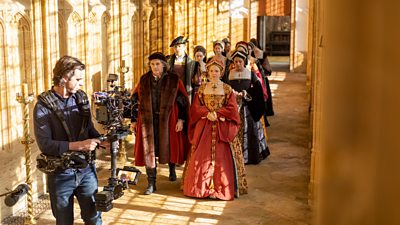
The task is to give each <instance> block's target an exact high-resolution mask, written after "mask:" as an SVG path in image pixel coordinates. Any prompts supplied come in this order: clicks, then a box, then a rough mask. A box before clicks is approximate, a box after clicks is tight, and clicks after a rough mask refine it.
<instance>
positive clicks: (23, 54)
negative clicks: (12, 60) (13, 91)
mask: <svg viewBox="0 0 400 225" xmlns="http://www.w3.org/2000/svg"><path fill="white" fill-rule="evenodd" d="M30 25H31V24H30V23H29V20H27V19H26V18H25V17H20V19H19V20H18V55H19V70H20V81H21V82H22V83H28V84H34V83H35V80H36V79H35V78H34V77H33V73H32V59H33V55H32V54H33V45H32V43H33V39H32V29H31V26H30ZM33 90H35V88H33V85H29V91H30V92H32V91H33Z"/></svg>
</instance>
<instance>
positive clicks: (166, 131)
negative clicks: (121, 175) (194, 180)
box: [132, 52, 189, 195]
mask: <svg viewBox="0 0 400 225" xmlns="http://www.w3.org/2000/svg"><path fill="white" fill-rule="evenodd" d="M149 65H150V69H151V70H150V71H149V72H147V73H146V74H144V75H143V76H142V77H141V78H140V82H139V84H138V86H137V87H136V89H135V91H134V92H133V95H132V100H133V102H139V104H134V105H135V107H134V108H133V116H132V128H133V131H134V132H136V144H135V165H136V166H145V167H146V174H147V181H148V188H147V190H146V191H145V192H144V194H145V195H149V194H151V193H153V192H155V191H156V172H157V170H156V157H158V162H159V163H162V164H165V163H168V165H169V180H170V181H175V180H176V172H175V164H183V163H184V161H185V159H186V155H187V151H188V143H189V142H188V139H187V127H186V126H187V125H186V124H187V122H185V121H187V120H188V119H189V99H188V95H187V93H186V90H185V87H184V85H183V82H182V81H181V80H180V79H179V77H178V75H177V74H176V73H173V72H170V71H169V70H168V64H167V59H166V57H165V56H164V55H163V54H162V53H161V52H156V53H153V54H151V55H150V56H149ZM135 112H136V113H135Z"/></svg>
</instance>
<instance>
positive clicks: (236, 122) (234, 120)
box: [217, 92, 240, 142]
mask: <svg viewBox="0 0 400 225" xmlns="http://www.w3.org/2000/svg"><path fill="white" fill-rule="evenodd" d="M217 117H218V126H217V127H218V133H219V138H220V140H221V141H224V142H231V141H232V140H233V139H234V138H235V137H236V135H237V133H238V131H239V128H240V115H239V112H238V106H237V103H236V96H235V94H234V93H233V92H232V93H231V94H230V95H229V97H228V101H227V104H226V105H225V106H224V107H222V108H220V109H219V110H218V111H217Z"/></svg>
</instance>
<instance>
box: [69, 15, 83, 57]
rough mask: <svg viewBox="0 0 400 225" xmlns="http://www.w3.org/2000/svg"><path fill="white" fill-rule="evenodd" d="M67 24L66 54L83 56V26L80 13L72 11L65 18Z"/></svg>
mask: <svg viewBox="0 0 400 225" xmlns="http://www.w3.org/2000/svg"><path fill="white" fill-rule="evenodd" d="M67 26H68V35H67V37H68V40H67V45H68V54H70V55H72V56H74V57H77V58H79V59H82V58H84V53H85V52H84V47H85V46H84V45H83V44H82V43H84V40H83V39H84V38H85V37H84V26H83V20H82V17H81V15H79V13H78V12H76V11H73V12H72V13H71V14H70V16H69V17H68V20H67Z"/></svg>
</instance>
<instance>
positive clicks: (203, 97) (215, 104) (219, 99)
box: [199, 84, 232, 112]
mask: <svg viewBox="0 0 400 225" xmlns="http://www.w3.org/2000/svg"><path fill="white" fill-rule="evenodd" d="M223 85H224V94H223V95H215V94H204V88H205V84H202V85H201V86H200V88H199V98H200V102H201V104H202V105H204V106H206V107H207V109H208V110H210V111H211V112H212V111H217V110H218V109H220V108H221V107H223V106H224V105H225V104H226V102H227V100H228V96H229V94H230V93H232V88H231V87H230V86H229V85H227V84H223Z"/></svg>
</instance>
